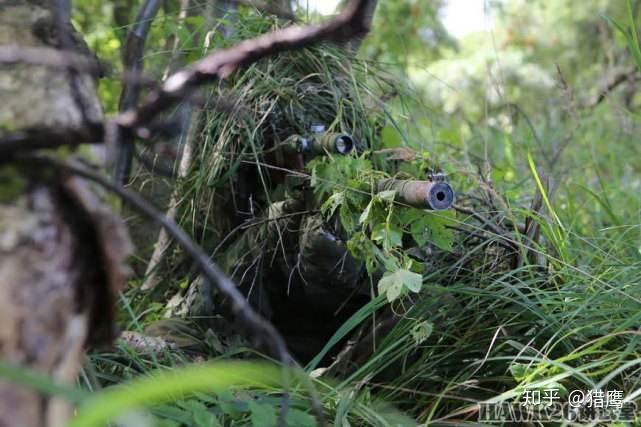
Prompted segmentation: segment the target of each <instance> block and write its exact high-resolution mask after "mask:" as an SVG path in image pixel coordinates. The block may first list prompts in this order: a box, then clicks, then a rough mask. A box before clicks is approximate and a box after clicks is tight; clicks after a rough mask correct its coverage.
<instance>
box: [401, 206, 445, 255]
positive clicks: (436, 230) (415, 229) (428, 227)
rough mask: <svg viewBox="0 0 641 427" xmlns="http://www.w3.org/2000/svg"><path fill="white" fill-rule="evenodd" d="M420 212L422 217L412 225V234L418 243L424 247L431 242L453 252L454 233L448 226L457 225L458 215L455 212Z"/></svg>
mask: <svg viewBox="0 0 641 427" xmlns="http://www.w3.org/2000/svg"><path fill="white" fill-rule="evenodd" d="M417 211H419V210H418V209H417ZM419 212H421V215H420V217H417V218H416V219H414V220H413V221H412V222H411V223H410V234H411V235H412V238H414V240H415V241H416V243H417V244H418V245H420V246H422V245H425V244H426V243H428V242H430V243H432V244H433V245H435V246H436V247H438V248H440V249H443V250H446V251H450V250H452V247H453V245H454V231H453V230H452V229H450V228H448V226H451V225H453V224H454V223H455V220H454V219H455V215H456V213H455V212H453V211H439V212H428V211H419Z"/></svg>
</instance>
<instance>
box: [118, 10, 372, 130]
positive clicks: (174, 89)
mask: <svg viewBox="0 0 641 427" xmlns="http://www.w3.org/2000/svg"><path fill="white" fill-rule="evenodd" d="M368 4H369V1H368V0H355V1H352V2H351V3H350V4H349V5H348V7H347V8H346V10H345V11H344V12H343V13H341V14H340V15H338V16H337V17H336V18H335V19H333V20H331V21H329V22H327V23H326V24H323V25H306V26H300V25H293V26H290V27H287V28H284V29H282V30H278V31H274V32H272V33H269V34H265V35H263V36H260V37H257V38H254V39H249V40H245V41H243V42H240V43H239V44H237V45H236V46H233V47H231V48H229V49H223V50H220V51H217V52H214V53H212V54H211V55H209V56H207V57H205V58H203V59H202V60H200V61H198V62H196V63H195V64H193V65H192V66H190V67H188V68H186V69H183V70H181V71H178V72H176V73H174V74H173V75H171V76H170V77H169V78H168V79H167V80H166V81H165V82H164V83H163V85H162V86H161V87H160V88H159V89H157V90H155V91H152V92H151V93H150V94H149V96H148V97H147V99H146V100H145V101H144V103H143V105H142V106H140V108H138V109H136V110H129V111H126V112H125V113H123V114H121V115H120V116H118V117H117V118H116V121H117V123H118V124H119V125H120V126H121V127H122V128H125V129H135V128H137V127H139V126H143V125H144V124H145V123H149V122H151V121H152V120H153V119H154V118H155V117H157V116H158V115H159V114H160V113H161V112H163V111H165V110H166V109H168V108H169V107H171V106H173V105H175V104H176V103H178V102H179V101H181V100H183V99H185V97H187V96H189V94H190V93H191V92H192V91H194V90H195V89H196V88H197V87H199V86H202V85H204V84H207V83H211V82H214V81H216V80H217V79H224V78H225V77H227V76H229V75H230V74H231V73H232V72H234V71H236V70H237V69H238V68H241V67H243V66H245V65H248V64H251V63H253V62H256V61H258V60H259V59H262V58H265V57H268V56H270V55H274V54H276V53H280V52H284V51H288V50H294V49H301V48H304V47H308V46H310V45H311V44H314V43H318V42H320V41H326V40H327V41H333V42H337V41H343V40H349V39H351V38H353V37H357V36H360V35H364V34H366V33H367V32H368V31H369V25H368V23H367V22H366V19H365V18H367V16H366V13H367V6H368Z"/></svg>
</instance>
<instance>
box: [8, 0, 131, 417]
mask: <svg viewBox="0 0 641 427" xmlns="http://www.w3.org/2000/svg"><path fill="white" fill-rule="evenodd" d="M65 27H66V28H65V30H66V31H70V30H71V24H70V23H69V22H65ZM61 40H62V38H61V31H60V27H59V26H58V25H57V23H56V19H54V14H53V13H52V9H51V8H50V7H49V5H48V3H47V2H43V1H37V0H31V1H15V0H0V45H4V46H15V48H16V49H20V48H22V47H39V48H50V49H52V50H53V49H56V50H58V51H59V50H60V48H61V46H63V45H64V43H63V42H62V41H61ZM75 42H78V44H77V46H75V48H76V50H77V51H78V52H82V51H83V45H82V44H81V43H80V42H79V41H78V40H75V41H74V43H75ZM84 50H85V52H86V47H85V48H84ZM85 52H82V53H85ZM0 99H1V100H2V103H1V104H0V137H3V136H6V135H8V134H12V133H15V132H20V131H25V132H28V131H31V130H34V129H37V130H38V131H40V132H48V131H60V129H68V130H75V131H83V130H84V129H85V128H86V127H88V126H92V125H93V124H95V123H98V122H100V121H101V120H102V113H101V109H100V104H99V103H98V99H97V96H96V90H95V82H94V81H93V78H92V77H91V76H90V75H87V74H81V73H72V72H70V71H69V70H68V69H66V68H53V67H47V66H43V65H33V64H15V65H0ZM57 155H58V156H61V155H63V154H61V153H58V154H57ZM65 155H68V153H67V154H65ZM8 160H9V159H7V158H4V159H3V158H0V358H1V359H2V360H3V361H4V362H6V363H10V364H14V365H19V366H22V367H26V368H30V369H34V370H37V371H39V372H41V373H43V374H46V375H48V376H49V377H50V378H51V379H52V380H54V381H57V382H61V383H73V382H74V381H75V378H76V376H77V373H78V370H79V368H80V366H81V363H82V360H83V356H84V349H85V347H86V346H87V345H90V344H93V343H98V342H100V341H104V340H106V339H110V338H111V336H112V334H113V325H112V322H111V321H112V319H113V314H112V313H111V312H110V307H112V306H113V304H112V303H113V301H114V294H115V292H116V290H117V289H118V288H119V287H120V286H122V285H123V283H124V282H125V280H126V277H127V271H126V268H125V267H124V261H125V258H126V257H127V255H128V254H129V252H130V247H129V243H128V239H127V235H126V232H125V229H124V226H123V224H122V223H121V222H120V221H119V220H118V219H116V217H115V216H113V215H111V213H110V211H109V210H108V209H107V208H106V207H105V206H103V205H102V204H101V203H100V201H99V200H98V198H96V197H95V195H94V194H93V192H92V190H91V188H90V187H89V185H88V184H87V183H86V182H85V181H83V180H81V179H78V178H74V177H69V176H65V175H64V174H62V173H59V172H58V171H55V170H42V169H43V168H36V167H34V166H33V165H31V166H30V165H29V164H28V163H27V162H26V161H21V162H15V161H14V162H13V163H10V162H8ZM70 414H71V407H70V405H69V404H67V402H65V401H63V400H62V399H60V398H55V397H47V396H44V395H41V394H40V393H38V392H36V391H34V390H31V389H29V388H27V387H23V386H20V385H17V384H12V383H9V382H7V381H3V380H1V379H0V426H24V427H31V426H34V427H40V426H47V427H50V426H63V425H66V422H67V420H68V417H69V415H70Z"/></svg>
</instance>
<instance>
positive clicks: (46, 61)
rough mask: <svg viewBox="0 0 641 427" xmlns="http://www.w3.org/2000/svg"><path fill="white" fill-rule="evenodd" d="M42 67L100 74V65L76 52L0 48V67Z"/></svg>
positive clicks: (16, 47) (8, 46)
mask: <svg viewBox="0 0 641 427" xmlns="http://www.w3.org/2000/svg"><path fill="white" fill-rule="evenodd" d="M14 64H28V65H43V66H46V67H51V68H64V69H69V68H71V69H73V70H75V71H77V72H82V73H87V74H91V75H94V76H99V75H100V74H102V72H103V70H102V67H101V66H100V63H99V62H98V61H97V60H96V59H95V58H91V57H89V56H86V55H81V54H79V53H76V52H73V51H72V52H69V51H65V52H61V51H60V50H59V49H53V48H50V47H29V46H17V45H5V46H0V65H14Z"/></svg>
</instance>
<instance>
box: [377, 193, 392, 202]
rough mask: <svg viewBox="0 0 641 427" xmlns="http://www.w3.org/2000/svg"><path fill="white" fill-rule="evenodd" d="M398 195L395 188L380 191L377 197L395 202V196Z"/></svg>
mask: <svg viewBox="0 0 641 427" xmlns="http://www.w3.org/2000/svg"><path fill="white" fill-rule="evenodd" d="M395 196H396V191H395V190H385V191H381V192H380V193H378V194H377V195H376V196H375V197H376V198H378V199H379V200H385V201H386V202H393V201H394V197H395Z"/></svg>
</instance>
